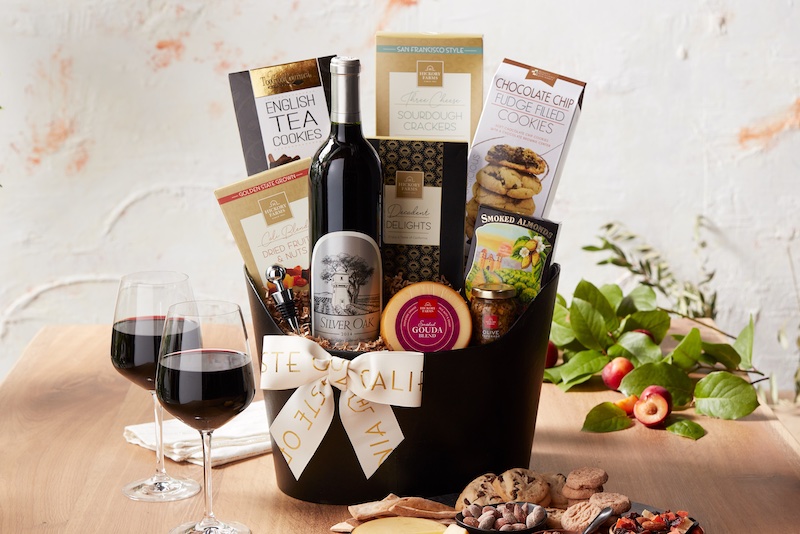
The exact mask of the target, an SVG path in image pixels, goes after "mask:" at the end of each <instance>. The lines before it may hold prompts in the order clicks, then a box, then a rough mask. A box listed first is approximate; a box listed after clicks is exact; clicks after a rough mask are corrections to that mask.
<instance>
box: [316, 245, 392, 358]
mask: <svg viewBox="0 0 800 534" xmlns="http://www.w3.org/2000/svg"><path fill="white" fill-rule="evenodd" d="M311 276H312V281H311V291H312V306H311V333H312V335H314V336H316V337H321V338H324V339H327V340H329V341H331V342H333V343H339V342H355V343H357V342H359V341H372V340H374V339H376V338H377V337H378V335H379V333H380V318H381V286H382V284H383V274H382V269H381V255H380V250H379V249H378V244H377V243H376V242H375V240H374V239H372V238H371V237H370V236H368V235H366V234H362V233H360V232H350V231H342V232H331V233H328V234H325V235H324V236H322V237H321V238H319V240H318V241H317V243H316V244H315V245H314V250H313V251H312V255H311Z"/></svg>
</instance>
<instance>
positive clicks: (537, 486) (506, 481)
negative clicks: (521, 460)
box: [492, 467, 550, 504]
mask: <svg viewBox="0 0 800 534" xmlns="http://www.w3.org/2000/svg"><path fill="white" fill-rule="evenodd" d="M492 486H494V489H495V491H497V493H499V494H500V495H501V496H502V497H503V498H504V499H505V500H506V501H508V502H511V501H523V502H532V503H536V504H539V503H541V502H544V500H545V498H548V499H549V497H550V486H549V484H548V483H547V481H546V480H545V479H544V477H543V476H542V475H541V474H539V473H537V472H536V471H532V470H530V469H525V468H522V467H514V468H512V469H509V470H508V471H505V472H503V473H501V474H500V475H498V476H497V477H496V478H495V479H494V481H493V482H492Z"/></svg>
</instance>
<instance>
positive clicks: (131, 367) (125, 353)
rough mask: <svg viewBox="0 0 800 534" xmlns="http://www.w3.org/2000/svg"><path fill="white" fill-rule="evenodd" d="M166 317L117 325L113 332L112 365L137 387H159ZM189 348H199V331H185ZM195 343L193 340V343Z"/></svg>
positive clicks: (132, 320)
mask: <svg viewBox="0 0 800 534" xmlns="http://www.w3.org/2000/svg"><path fill="white" fill-rule="evenodd" d="M164 319H165V316H163V315H158V316H152V317H134V318H129V319H123V320H122V321H119V322H117V323H116V324H114V328H113V329H112V332H111V362H112V363H113V364H114V367H115V368H116V369H117V371H119V372H120V373H121V374H122V375H123V376H124V377H125V378H127V379H128V380H130V381H131V382H133V383H134V384H136V385H137V386H139V387H141V388H144V389H147V390H153V389H155V387H156V362H157V361H158V350H159V348H160V347H161V333H162V331H163V330H164ZM181 335H182V336H184V337H186V341H185V344H186V345H187V346H190V345H192V344H193V345H194V346H197V347H199V346H200V331H199V330H198V329H197V328H194V329H191V328H189V329H184V330H183V331H182V334H181ZM192 340H194V341H192Z"/></svg>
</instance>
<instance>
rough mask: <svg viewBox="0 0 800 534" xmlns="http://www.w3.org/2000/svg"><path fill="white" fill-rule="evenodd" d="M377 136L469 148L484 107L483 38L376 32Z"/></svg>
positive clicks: (479, 36)
mask: <svg viewBox="0 0 800 534" xmlns="http://www.w3.org/2000/svg"><path fill="white" fill-rule="evenodd" d="M375 41H376V61H375V70H376V76H377V77H376V112H377V113H376V134H377V135H378V136H390V137H416V138H426V139H437V140H445V141H465V142H467V143H469V141H470V140H471V139H472V137H473V136H474V135H475V129H476V128H477V125H478V120H479V118H480V114H481V106H482V104H483V36H481V35H460V34H450V35H448V34H423V33H389V32H378V33H377V34H376V36H375Z"/></svg>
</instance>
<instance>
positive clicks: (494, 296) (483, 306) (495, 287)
mask: <svg viewBox="0 0 800 534" xmlns="http://www.w3.org/2000/svg"><path fill="white" fill-rule="evenodd" d="M470 311H471V312H472V340H473V341H474V342H475V343H476V344H478V345H485V344H486V343H491V342H492V341H496V340H497V339H499V338H500V337H502V336H503V335H505V333H506V332H508V331H509V329H510V328H511V325H513V324H514V321H515V320H516V318H517V312H518V308H517V290H516V289H515V288H514V286H511V285H509V284H502V283H485V284H480V285H477V286H474V287H473V288H472V302H471V303H470Z"/></svg>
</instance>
